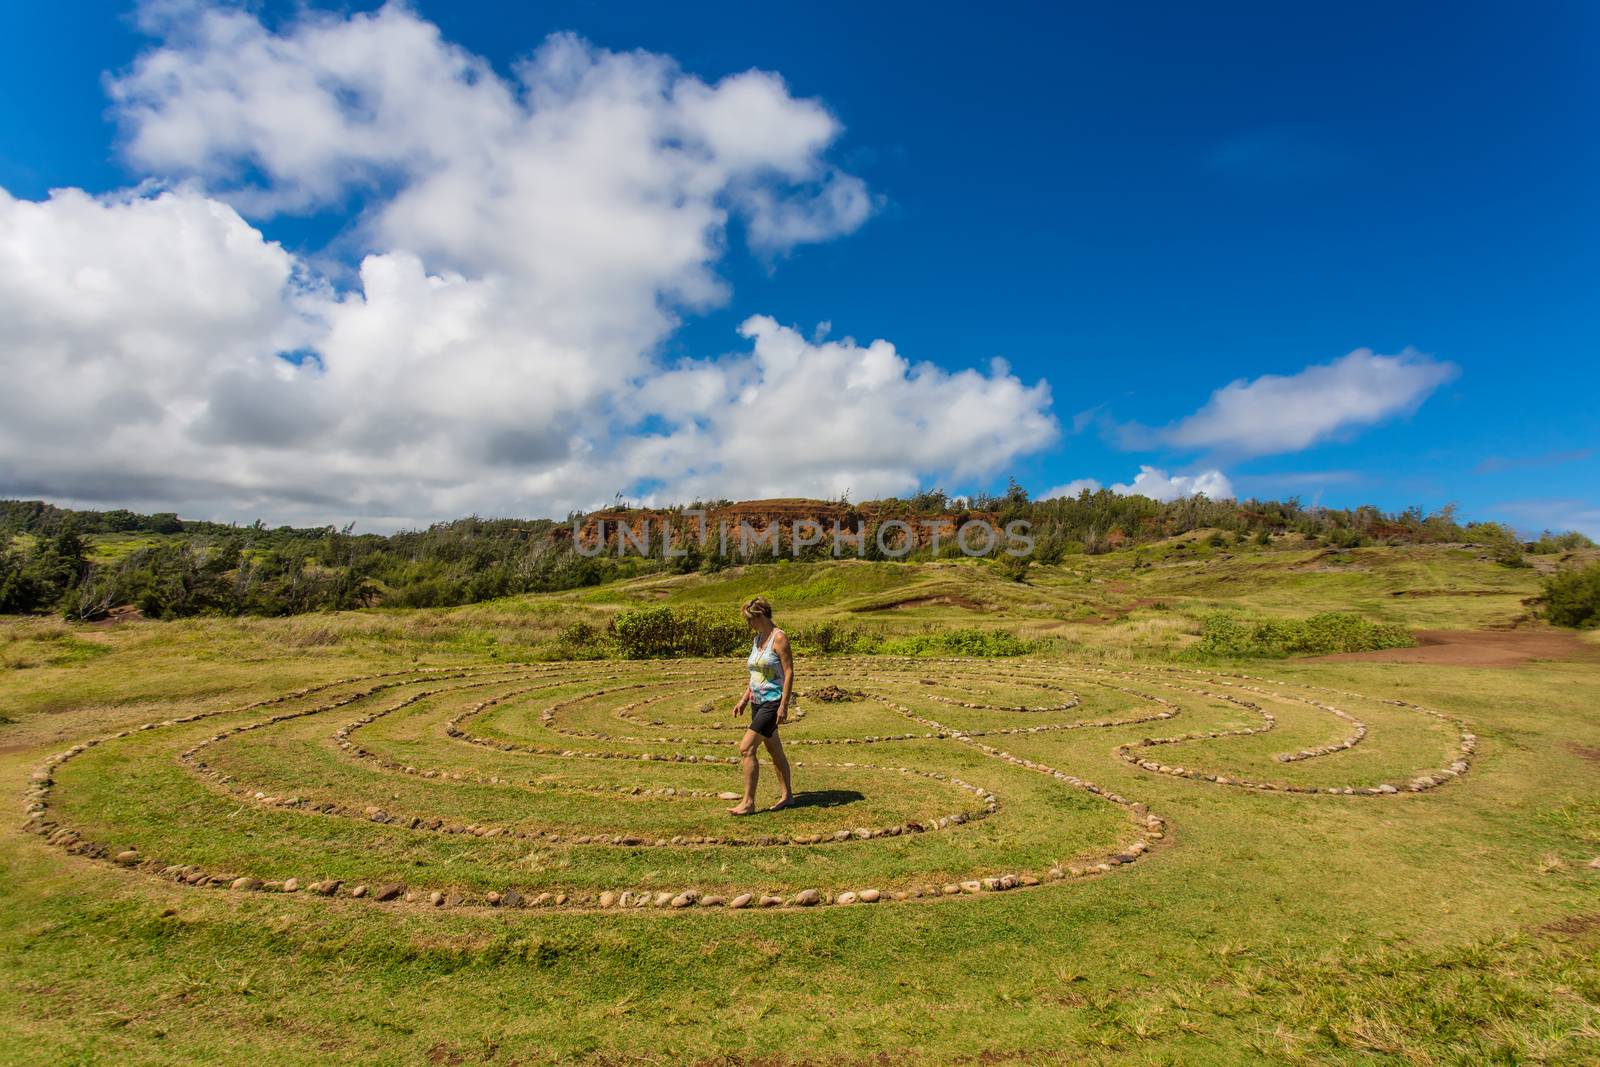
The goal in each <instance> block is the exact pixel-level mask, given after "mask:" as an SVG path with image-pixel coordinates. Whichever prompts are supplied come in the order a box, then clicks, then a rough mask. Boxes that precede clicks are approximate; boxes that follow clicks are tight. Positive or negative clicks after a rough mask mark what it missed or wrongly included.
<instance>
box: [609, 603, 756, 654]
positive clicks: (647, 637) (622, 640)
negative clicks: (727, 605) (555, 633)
mask: <svg viewBox="0 0 1600 1067" xmlns="http://www.w3.org/2000/svg"><path fill="white" fill-rule="evenodd" d="M611 631H612V634H613V635H614V636H615V637H616V639H617V644H618V646H619V647H620V648H621V649H622V654H623V655H624V656H626V657H627V658H628V659H660V658H665V657H672V656H729V655H732V654H733V653H735V652H738V651H739V650H740V649H741V648H742V647H743V646H744V642H745V640H746V639H747V638H748V637H749V635H750V631H749V630H748V629H747V628H746V627H745V625H744V622H743V620H742V619H740V618H739V616H738V615H729V614H725V613H722V612H716V611H711V610H709V609H707V608H676V609H675V608H669V607H654V608H639V609H637V610H634V611H624V612H623V613H622V614H620V615H618V616H617V617H616V618H615V619H614V620H612V623H611Z"/></svg>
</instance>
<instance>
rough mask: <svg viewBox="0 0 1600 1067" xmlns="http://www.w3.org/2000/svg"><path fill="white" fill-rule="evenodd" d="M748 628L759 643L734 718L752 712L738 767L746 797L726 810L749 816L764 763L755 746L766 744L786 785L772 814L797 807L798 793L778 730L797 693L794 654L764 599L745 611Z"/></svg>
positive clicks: (755, 602) (741, 747)
mask: <svg viewBox="0 0 1600 1067" xmlns="http://www.w3.org/2000/svg"><path fill="white" fill-rule="evenodd" d="M740 610H741V611H742V612H743V613H744V621H745V625H746V626H749V627H750V629H752V630H754V631H755V634H756V636H755V641H754V643H753V644H751V646H750V658H749V660H747V661H746V663H747V665H748V666H749V668H750V684H749V685H748V686H747V687H746V688H745V691H744V696H742V697H740V698H739V703H737V704H735V705H734V706H733V717H734V718H736V719H737V718H738V717H739V716H740V715H742V714H744V709H745V708H746V707H748V708H749V709H750V728H749V729H747V730H746V731H745V732H744V737H743V738H741V739H740V741H739V763H740V767H741V769H742V770H743V771H744V799H743V800H741V801H739V803H738V804H735V805H734V806H733V807H731V808H729V809H728V814H729V815H749V814H751V813H752V812H754V811H755V810H756V779H757V778H758V777H759V776H760V774H761V765H760V764H759V763H758V762H757V761H756V748H757V747H758V746H760V745H762V744H765V745H766V746H767V752H768V753H769V754H770V755H771V756H772V765H773V766H774V767H776V768H777V769H778V777H779V778H780V779H781V780H782V781H783V796H781V797H779V798H778V802H777V803H776V804H774V805H772V810H773V811H779V810H781V809H783V808H787V807H788V806H789V805H790V804H792V803H794V790H793V788H792V787H791V785H790V782H789V760H788V758H787V757H786V756H784V754H783V742H782V741H779V740H778V727H779V726H781V725H782V724H783V723H785V722H787V721H788V719H789V694H790V693H792V692H793V690H794V655H793V653H791V652H790V651H789V637H788V635H787V634H785V633H784V632H783V631H782V630H780V629H778V628H777V627H776V626H774V625H772V605H771V604H769V603H767V601H766V598H764V597H759V596H758V597H756V598H755V599H754V600H751V601H750V602H749V603H748V604H746V605H745V606H744V607H743V608H741V609H740Z"/></svg>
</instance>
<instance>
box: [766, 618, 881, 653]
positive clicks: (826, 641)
mask: <svg viewBox="0 0 1600 1067" xmlns="http://www.w3.org/2000/svg"><path fill="white" fill-rule="evenodd" d="M789 640H790V641H791V642H793V644H794V650H795V651H796V652H805V653H810V654H812V655H824V656H828V655H871V654H872V653H874V652H876V651H878V649H879V648H880V647H882V645H883V637H882V636H881V635H879V634H875V633H871V632H869V631H866V630H860V629H857V628H856V627H854V626H844V625H842V624H840V623H837V622H825V623H822V624H821V625H820V626H808V627H806V628H804V629H800V630H791V631H789Z"/></svg>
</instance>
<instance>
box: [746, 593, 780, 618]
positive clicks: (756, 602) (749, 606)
mask: <svg viewBox="0 0 1600 1067" xmlns="http://www.w3.org/2000/svg"><path fill="white" fill-rule="evenodd" d="M739 610H740V612H742V613H743V614H744V617H745V618H747V619H748V618H750V617H751V616H753V615H760V616H763V617H764V618H765V619H766V620H767V621H768V622H771V621H772V605H771V604H769V603H767V598H766V597H764V596H757V597H751V598H750V599H749V600H746V601H745V602H744V607H742V608H740V609H739Z"/></svg>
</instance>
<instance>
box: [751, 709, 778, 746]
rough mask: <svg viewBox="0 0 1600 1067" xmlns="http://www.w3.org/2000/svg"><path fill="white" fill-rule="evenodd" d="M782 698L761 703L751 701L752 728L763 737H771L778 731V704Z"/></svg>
mask: <svg viewBox="0 0 1600 1067" xmlns="http://www.w3.org/2000/svg"><path fill="white" fill-rule="evenodd" d="M781 703H782V701H781V700H765V701H762V702H761V703H759V704H758V703H756V702H754V701H751V703H750V729H752V730H754V731H755V732H756V733H758V734H760V735H761V736H762V737H771V736H772V735H773V734H775V733H777V732H778V705H779V704H781Z"/></svg>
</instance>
